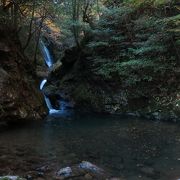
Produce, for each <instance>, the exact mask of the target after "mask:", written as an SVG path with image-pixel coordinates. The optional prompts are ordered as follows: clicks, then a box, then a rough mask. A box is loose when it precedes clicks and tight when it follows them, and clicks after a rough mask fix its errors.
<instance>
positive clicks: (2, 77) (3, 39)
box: [0, 29, 47, 122]
mask: <svg viewBox="0 0 180 180" xmlns="http://www.w3.org/2000/svg"><path fill="white" fill-rule="evenodd" d="M33 67H34V65H33V64H32V62H30V60H28V59H27V58H26V57H25V56H24V55H23V53H22V51H21V46H20V43H19V41H18V38H17V34H15V33H14V32H13V31H11V30H7V29H6V30H2V29H1V30H0V97H1V98H0V121H1V122H4V121H5V122H7V121H8V122H12V121H20V120H21V121H24V120H37V119H41V118H42V117H43V116H44V115H46V111H47V110H46V107H45V105H44V100H43V96H42V94H41V93H40V91H39V90H38V89H39V88H38V82H37V79H36V76H35V73H34V72H35V71H34V68H33Z"/></svg>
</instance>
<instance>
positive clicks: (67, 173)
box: [56, 167, 72, 178]
mask: <svg viewBox="0 0 180 180" xmlns="http://www.w3.org/2000/svg"><path fill="white" fill-rule="evenodd" d="M56 175H57V176H60V177H62V178H65V177H70V176H71V175H72V169H71V167H65V168H62V169H60V170H59V171H58V172H57V173H56Z"/></svg>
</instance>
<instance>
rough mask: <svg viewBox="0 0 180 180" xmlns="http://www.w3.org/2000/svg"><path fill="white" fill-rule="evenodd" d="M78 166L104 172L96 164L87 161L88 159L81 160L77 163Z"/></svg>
mask: <svg viewBox="0 0 180 180" xmlns="http://www.w3.org/2000/svg"><path fill="white" fill-rule="evenodd" d="M79 168H81V169H85V170H89V171H92V172H95V173H98V174H102V173H103V172H104V170H103V169H101V168H99V167H98V166H96V165H94V164H92V163H90V162H88V161H82V162H81V163H80V164H79Z"/></svg>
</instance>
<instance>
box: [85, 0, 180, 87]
mask: <svg viewBox="0 0 180 180" xmlns="http://www.w3.org/2000/svg"><path fill="white" fill-rule="evenodd" d="M132 2H133V3H136V5H134V7H136V8H134V7H133V6H132V4H131V6H129V4H128V3H127V1H126V3H124V4H121V6H120V7H110V8H104V9H103V12H102V16H101V18H100V20H99V22H98V24H97V26H96V28H95V29H94V30H93V31H92V34H93V37H94V38H93V40H92V41H90V42H89V43H88V44H87V47H88V48H90V49H91V52H92V53H93V57H92V59H93V67H92V68H93V72H94V73H95V74H96V75H100V76H102V77H103V78H104V79H112V78H114V80H118V81H121V83H123V84H124V86H132V85H137V84H138V83H142V82H150V81H153V80H155V79H157V76H155V75H153V73H159V76H163V75H164V74H165V73H166V72H167V71H173V67H174V65H175V64H177V63H178V52H177V49H178V48H179V47H178V44H179V36H178V35H177V32H178V30H179V15H175V16H171V17H163V16H156V13H155V14H154V15H152V13H149V14H148V12H147V13H144V14H139V11H140V10H141V11H142V8H143V7H142V5H143V6H144V8H146V7H147V6H146V5H147V4H149V3H150V2H147V1H137V0H135V1H131V3H132ZM152 2H153V3H154V4H153V5H152V6H154V7H152V6H151V8H154V10H156V7H157V6H159V5H163V4H164V5H165V4H166V1H154V0H153V1H152ZM145 4H146V5H145ZM156 11H159V9H158V10H156ZM157 14H158V13H157ZM175 32H176V33H175Z"/></svg>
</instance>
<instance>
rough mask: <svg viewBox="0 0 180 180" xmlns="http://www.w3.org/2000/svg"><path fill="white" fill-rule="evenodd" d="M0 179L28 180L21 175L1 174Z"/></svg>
mask: <svg viewBox="0 0 180 180" xmlns="http://www.w3.org/2000/svg"><path fill="white" fill-rule="evenodd" d="M0 180H26V179H24V178H20V177H19V176H0Z"/></svg>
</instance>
